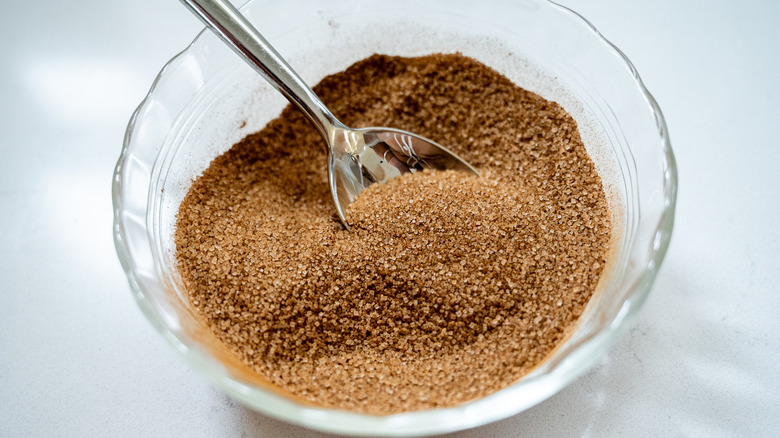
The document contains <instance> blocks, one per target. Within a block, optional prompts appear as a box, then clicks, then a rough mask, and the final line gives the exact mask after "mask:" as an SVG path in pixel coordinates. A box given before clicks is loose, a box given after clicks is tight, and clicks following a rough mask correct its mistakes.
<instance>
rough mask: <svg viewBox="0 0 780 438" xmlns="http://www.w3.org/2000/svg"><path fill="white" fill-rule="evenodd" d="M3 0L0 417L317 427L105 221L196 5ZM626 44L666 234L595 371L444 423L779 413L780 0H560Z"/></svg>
mask: <svg viewBox="0 0 780 438" xmlns="http://www.w3.org/2000/svg"><path fill="white" fill-rule="evenodd" d="M6 3H7V4H5V5H4V6H3V9H4V11H3V13H2V14H0V29H2V32H3V38H2V39H0V53H2V68H0V84H2V94H0V96H1V97H2V98H1V99H0V132H2V142H1V143H0V258H1V259H0V260H1V261H2V263H0V279H2V286H0V436H2V437H6V436H9V437H17V436H19V437H21V436H25V437H27V436H46V437H49V436H77V437H92V436H94V437H109V436H110V437H122V436H144V437H173V436H188V437H208V436H222V437H255V436H258V437H265V436H268V437H275V436H320V435H319V434H316V433H314V432H311V431H308V430H305V429H301V428H298V427H294V426H290V425H287V424H285V423H282V422H280V421H277V420H272V419H269V418H267V417H265V416H263V415H261V414H257V413H255V412H253V411H250V410H248V409H246V408H243V407H242V406H240V405H239V404H238V403H235V402H233V401H231V400H230V399H229V398H228V397H227V396H225V395H223V394H222V393H220V392H219V391H217V390H215V389H213V388H212V387H211V386H210V385H209V384H208V383H207V382H206V381H205V380H204V379H202V378H201V377H199V375H198V374H196V373H195V372H194V371H192V370H190V369H189V368H188V367H187V366H186V365H185V364H184V363H183V362H182V361H181V360H180V359H179V358H178V357H177V356H176V354H175V353H174V352H173V351H171V350H170V349H169V348H168V346H167V345H166V344H165V342H164V341H163V340H162V338H160V337H159V336H158V335H157V334H156V333H155V332H154V330H153V329H152V327H151V325H150V324H149V323H148V322H147V321H146V319H145V318H144V317H143V315H142V314H141V312H140V310H139V309H138V307H137V306H136V305H135V303H134V301H133V299H132V297H131V294H130V289H129V287H128V285H127V282H126V280H125V277H124V275H123V272H122V269H121V268H120V265H119V262H118V260H117V258H116V254H115V252H114V246H113V242H112V239H111V221H112V211H111V196H110V183H111V174H112V171H113V166H114V164H115V161H116V159H117V158H118V155H119V151H120V147H121V144H122V138H123V135H124V129H125V126H126V123H127V121H128V119H129V117H130V114H131V113H132V111H133V109H134V108H135V106H136V105H137V104H138V103H139V102H140V101H141V99H142V98H143V97H144V95H145V94H146V91H147V90H148V88H149V86H150V85H151V83H152V80H153V79H154V77H155V75H156V74H157V72H158V70H159V69H160V67H161V66H162V65H163V64H164V63H165V61H167V60H168V59H169V58H170V57H172V56H173V55H174V54H175V53H177V52H178V51H179V50H180V49H182V48H184V46H186V44H187V43H188V42H189V41H190V40H191V39H192V38H193V37H194V35H195V34H196V32H197V31H198V30H199V29H200V27H201V26H200V25H199V23H198V22H197V21H196V20H195V18H194V17H192V16H191V15H190V14H189V12H187V11H186V10H185V9H184V8H183V7H182V6H181V5H180V4H179V2H177V1H175V0H166V1H153V0H136V1H130V0H111V1H99V0H82V1H78V0H74V1H69V2H67V1H54V0H40V1H32V2H21V1H16V2H6ZM563 3H565V4H567V5H569V6H570V7H573V8H574V9H575V10H577V11H578V12H580V13H581V14H583V15H584V16H585V17H586V18H588V19H589V20H590V21H591V22H592V23H593V24H594V25H595V26H596V27H597V28H598V29H599V30H600V31H601V32H602V33H603V34H604V35H605V36H606V37H607V38H609V39H610V40H612V41H613V42H614V43H615V44H616V45H617V46H618V47H620V48H621V49H622V50H623V51H624V52H625V53H626V54H627V55H628V57H629V58H630V59H631V60H632V61H633V62H634V64H635V65H636V67H637V69H638V70H639V72H640V74H641V75H642V77H643V79H644V80H645V83H646V84H647V86H648V88H649V89H650V91H651V92H652V93H653V94H654V95H655V97H656V98H657V100H658V102H659V104H660V105H661V108H662V109H663V111H664V113H665V115H666V117H667V121H668V124H669V131H670V133H671V138H672V145H673V148H674V151H675V153H676V156H677V160H678V164H679V169H680V191H679V198H678V209H677V219H676V224H675V230H674V235H673V238H672V244H671V247H670V250H669V252H668V255H667V257H666V260H665V262H664V265H663V267H662V269H661V272H660V274H659V276H658V278H657V280H656V283H655V286H654V287H653V291H652V292H651V294H650V298H649V299H648V301H647V303H646V304H645V307H644V308H643V309H642V311H641V313H640V316H639V318H638V319H637V321H636V323H635V325H634V327H633V328H632V329H631V330H630V332H628V333H626V334H625V335H624V336H623V338H622V339H621V340H620V341H619V342H618V344H617V345H616V346H615V348H614V349H613V350H612V351H611V353H610V354H609V355H608V356H607V357H606V358H605V359H604V360H603V361H601V363H600V364H599V365H597V366H596V367H595V368H594V369H593V370H592V371H591V372H589V373H588V374H586V375H585V376H583V377H582V378H580V379H579V380H577V381H576V382H575V383H574V384H572V385H570V386H569V387H567V388H566V389H564V390H563V391H561V392H560V393H558V394H557V395H555V396H553V397H552V398H550V399H549V400H547V401H546V402H544V403H542V404H540V405H537V406H536V407H534V408H532V409H530V410H528V411H526V412H524V413H521V414H519V415H516V416H514V417H511V418H509V419H506V420H503V421H500V422H498V423H494V424H491V425H488V426H484V427H480V428H477V429H474V430H470V431H465V432H461V433H457V434H453V436H457V437H496V436H549V437H561V436H592V437H604V436H620V437H630V436H704V437H717V436H751V437H757V436H767V437H768V436H777V434H778V433H780V287H779V286H778V285H779V284H780V226H778V221H779V220H780V195H778V193H777V192H778V191H780V177H779V176H778V171H777V168H778V166H780V145H779V144H778V134H777V133H778V130H779V129H780V110H778V103H780V28H779V27H778V23H780V2H773V1H770V0H766V1H754V2H743V3H739V2H731V3H728V2H709V1H704V0H690V1H687V2H678V1H671V0H663V1H661V0H656V1H653V2H649V1H646V2H625V1H622V0H579V1H574V0H566V1H564V2H563Z"/></svg>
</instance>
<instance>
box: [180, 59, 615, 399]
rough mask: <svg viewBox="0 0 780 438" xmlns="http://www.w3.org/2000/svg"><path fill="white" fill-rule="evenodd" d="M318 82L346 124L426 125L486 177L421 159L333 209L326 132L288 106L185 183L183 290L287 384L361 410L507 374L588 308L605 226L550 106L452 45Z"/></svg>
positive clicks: (599, 203) (465, 391)
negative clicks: (341, 215) (411, 169)
mask: <svg viewBox="0 0 780 438" xmlns="http://www.w3.org/2000/svg"><path fill="white" fill-rule="evenodd" d="M315 91H316V92H317V94H318V95H319V96H321V98H322V99H323V101H324V102H325V103H326V104H327V105H328V106H329V107H330V108H331V109H332V110H333V111H334V112H335V114H336V115H337V116H338V117H339V118H340V119H341V120H342V121H343V122H344V123H346V124H347V125H349V126H355V127H361V126H393V127H397V128H401V129H406V130H409V131H413V132H417V133H420V134H422V135H425V136H427V137H430V138H432V139H434V140H436V141H438V142H440V143H442V144H444V145H447V146H448V147H449V148H451V149H452V150H454V151H455V152H456V153H458V154H459V155H461V156H462V157H464V158H465V159H466V160H467V161H469V162H470V163H472V164H473V165H475V166H476V167H477V168H479V170H480V172H481V173H482V177H479V178H477V177H471V176H467V175H465V174H459V173H454V172H419V173H416V174H410V175H406V176H404V177H399V178H396V179H393V180H391V181H390V182H389V183H388V184H386V185H375V186H372V187H370V188H368V189H367V190H366V191H365V192H364V193H362V194H361V195H360V196H359V197H358V199H357V200H356V201H355V203H354V204H353V205H351V206H350V208H349V211H348V214H349V220H350V223H351V224H352V227H353V230H352V231H344V230H343V229H342V228H341V226H340V225H339V224H338V222H337V221H336V220H335V219H334V207H333V205H332V200H331V197H330V193H329V191H328V185H327V174H326V170H325V157H324V156H323V155H322V153H321V145H320V142H321V141H322V140H321V139H320V138H319V136H318V134H317V132H316V131H315V130H314V129H313V128H311V127H310V126H309V123H308V122H307V121H306V120H305V119H304V117H303V116H302V115H300V114H299V112H298V111H297V110H295V109H293V108H290V107H288V108H287V109H285V110H284V111H283V112H282V114H281V115H280V116H279V117H278V118H277V119H275V120H272V121H271V122H270V123H269V124H268V125H267V126H266V127H265V128H264V129H263V130H262V131H260V132H258V133H256V134H253V135H250V136H248V137H246V138H245V139H244V140H242V141H241V142H239V143H238V144H236V145H234V146H233V148H232V149H230V150H229V151H228V152H226V153H225V154H224V155H222V156H220V157H218V158H216V159H215V160H214V161H213V163H212V164H211V165H210V167H209V168H208V169H207V170H206V171H205V172H204V173H203V175H202V176H201V177H199V178H198V179H197V180H196V181H195V182H194V183H193V185H192V187H191V188H190V190H189V193H188V194H187V196H186V197H185V199H184V201H183V202H182V204H181V206H180V208H179V213H178V221H177V228H176V233H175V240H176V245H177V254H176V257H177V262H178V268H179V271H180V273H181V277H182V280H183V282H184V285H185V288H186V291H187V293H188V294H189V299H190V302H191V305H192V306H193V308H194V309H195V310H196V311H197V312H199V313H200V314H201V315H202V316H203V317H204V319H205V320H206V322H207V323H208V325H209V326H210V328H211V329H212V330H213V331H214V332H215V333H216V335H217V336H218V337H219V338H220V339H221V340H222V341H224V343H225V344H226V345H228V346H229V348H230V349H231V350H232V351H233V352H234V353H235V354H236V355H237V356H238V357H239V358H241V360H243V361H244V362H245V363H246V364H248V365H249V366H250V367H252V368H253V369H254V370H256V371H257V372H258V373H260V374H261V375H263V376H265V377H266V378H267V379H268V380H270V381H271V382H273V383H274V384H276V385H278V386H279V387H281V388H283V389H285V390H288V391H290V392H292V393H294V394H297V395H298V396H300V397H303V398H304V399H307V400H310V401H311V402H313V403H315V404H317V405H321V406H327V407H334V408H343V409H349V410H355V411H359V412H366V413H372V414H389V413H396V412H402V411H409V410H417V409H425V408H434V407H443V406H452V405H455V404H458V403H462V402H465V401H468V400H473V399H475V398H478V397H482V396H485V395H488V394H490V393H492V392H494V391H496V390H499V389H501V388H503V387H506V386H508V385H510V384H511V383H512V382H514V381H516V380H517V379H518V378H520V377H522V376H523V375H524V374H525V373H527V372H528V371H530V370H531V369H532V368H533V367H534V366H536V365H537V364H538V363H539V362H540V361H542V360H543V359H544V358H545V357H546V356H547V355H548V354H549V353H550V352H551V351H552V350H553V349H554V348H555V346H556V345H557V344H558V343H560V342H561V341H562V340H563V339H564V338H565V336H566V335H567V330H568V329H569V328H570V327H571V326H572V325H573V324H574V323H575V321H576V320H577V318H578V317H579V316H580V314H581V313H582V311H583V309H584V308H585V305H586V304H587V302H588V300H589V299H590V296H591V295H592V293H593V291H594V289H595V287H596V284H597V283H598V281H599V276H600V274H601V271H602V268H603V266H604V265H605V261H606V254H607V250H608V246H609V237H610V232H611V225H610V221H609V210H608V206H607V202H606V198H605V195H604V191H603V189H602V185H601V179H600V178H599V176H598V174H597V173H596V171H595V168H594V165H593V163H592V161H591V160H590V158H589V157H588V155H587V153H586V151H585V148H584V146H583V144H582V141H581V139H580V135H579V132H578V131H577V125H576V123H575V122H574V120H573V119H572V118H571V117H570V116H569V115H568V114H567V113H566V112H565V111H564V110H563V109H562V108H561V107H560V106H559V105H557V104H556V103H554V102H549V101H547V100H545V99H543V98H541V97H539V96H538V95H536V94H534V93H531V92H528V91H526V90H523V89H522V88H519V87H517V86H516V85H514V84H512V83H511V82H510V81H509V80H508V79H506V78H505V77H503V76H501V75H500V74H498V73H497V72H495V71H494V70H492V69H490V68H488V67H487V66H485V65H483V64H481V63H479V62H477V61H475V60H473V59H470V58H467V57H464V56H461V55H457V54H455V55H440V54H439V55H431V56H425V57H419V58H402V57H391V56H382V55H374V56H372V57H370V58H368V59H366V60H363V61H361V62H358V63H356V64H354V65H353V66H351V67H350V68H348V69H347V70H346V71H344V72H342V73H338V74H335V75H332V76H329V77H326V78H325V79H323V80H322V82H320V84H319V85H318V86H317V87H315Z"/></svg>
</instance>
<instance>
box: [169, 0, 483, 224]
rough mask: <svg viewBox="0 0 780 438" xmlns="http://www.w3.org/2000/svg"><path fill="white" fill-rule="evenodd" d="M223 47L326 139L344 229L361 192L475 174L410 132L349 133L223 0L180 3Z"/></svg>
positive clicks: (332, 187) (330, 174) (375, 130)
mask: <svg viewBox="0 0 780 438" xmlns="http://www.w3.org/2000/svg"><path fill="white" fill-rule="evenodd" d="M181 2H182V3H184V5H185V6H187V7H188V8H189V9H190V10H191V11H192V12H193V13H194V14H195V15H197V16H198V17H199V18H200V19H201V20H202V21H203V22H204V23H205V24H206V25H207V26H208V27H210V28H211V29H212V30H213V31H214V32H215V33H216V34H217V36H219V37H220V38H221V39H222V40H223V41H224V42H225V43H226V44H228V45H229V46H230V47H231V48H232V49H233V50H234V51H235V52H236V53H238V54H239V55H240V56H241V57H242V58H244V60H245V61H246V62H247V63H248V64H249V65H251V66H252V67H253V68H254V69H255V70H257V71H258V72H259V73H260V75H261V76H263V78H265V79H266V80H267V81H268V82H269V83H270V84H271V85H273V86H274V87H275V88H276V89H277V90H279V92H281V93H282V94H283V95H284V96H285V97H286V98H287V99H288V100H289V101H290V102H291V103H293V104H295V105H296V106H297V107H298V109H300V110H301V112H303V114H305V115H306V117H307V118H308V119H309V121H310V122H311V123H312V124H313V125H314V126H315V127H316V128H317V131H318V132H319V133H320V135H321V136H322V138H323V139H324V140H325V145H326V150H327V153H328V181H329V184H330V191H331V195H332V196H333V202H334V203H335V205H336V213H337V214H338V217H339V220H340V221H341V223H342V225H344V227H345V228H346V229H349V224H348V222H347V217H346V212H347V207H348V206H349V204H350V203H352V202H353V201H354V200H355V198H356V197H357V196H358V195H359V194H360V192H362V191H363V189H365V188H366V187H368V186H370V185H371V184H374V183H384V182H386V181H387V180H389V179H390V178H394V177H396V176H400V175H402V174H404V173H410V172H417V171H419V170H423V169H431V170H456V171H463V172H467V173H471V174H474V175H478V173H477V171H476V170H475V169H474V168H473V167H472V166H471V165H469V164H468V163H466V162H465V161H463V159H461V158H460V157H458V156H457V155H455V154H454V153H452V152H450V151H449V150H447V149H446V148H445V147H443V146H441V145H439V144H438V143H436V142H434V141H433V140H429V139H427V138H425V137H422V136H420V135H417V134H414V133H412V132H408V131H403V130H400V129H393V128H361V129H352V128H349V127H347V126H346V125H344V124H343V123H341V122H340V121H339V120H338V119H337V118H336V116H335V115H333V113H332V112H331V111H330V110H329V109H328V108H327V107H326V106H325V104H324V103H323V102H322V100H320V98H319V97H317V95H316V94H315V93H314V91H313V90H312V89H311V88H310V87H309V86H308V85H306V83H305V82H304V81H303V79H301V77H300V76H299V75H298V74H297V73H296V72H295V70H293V68H292V67H290V65H289V64H287V62H286V61H285V60H284V58H282V56H281V55H280V54H279V53H277V52H276V50H275V49H274V48H273V47H272V46H271V44H270V43H269V42H268V41H267V40H266V39H265V38H263V36H262V35H261V34H260V32H259V31H258V30H257V29H255V27H254V26H253V25H252V24H251V23H250V22H249V20H247V19H246V17H244V16H243V15H242V14H241V12H239V11H238V10H237V9H236V8H235V7H234V6H233V5H232V4H231V3H230V2H229V1H227V0H181Z"/></svg>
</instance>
